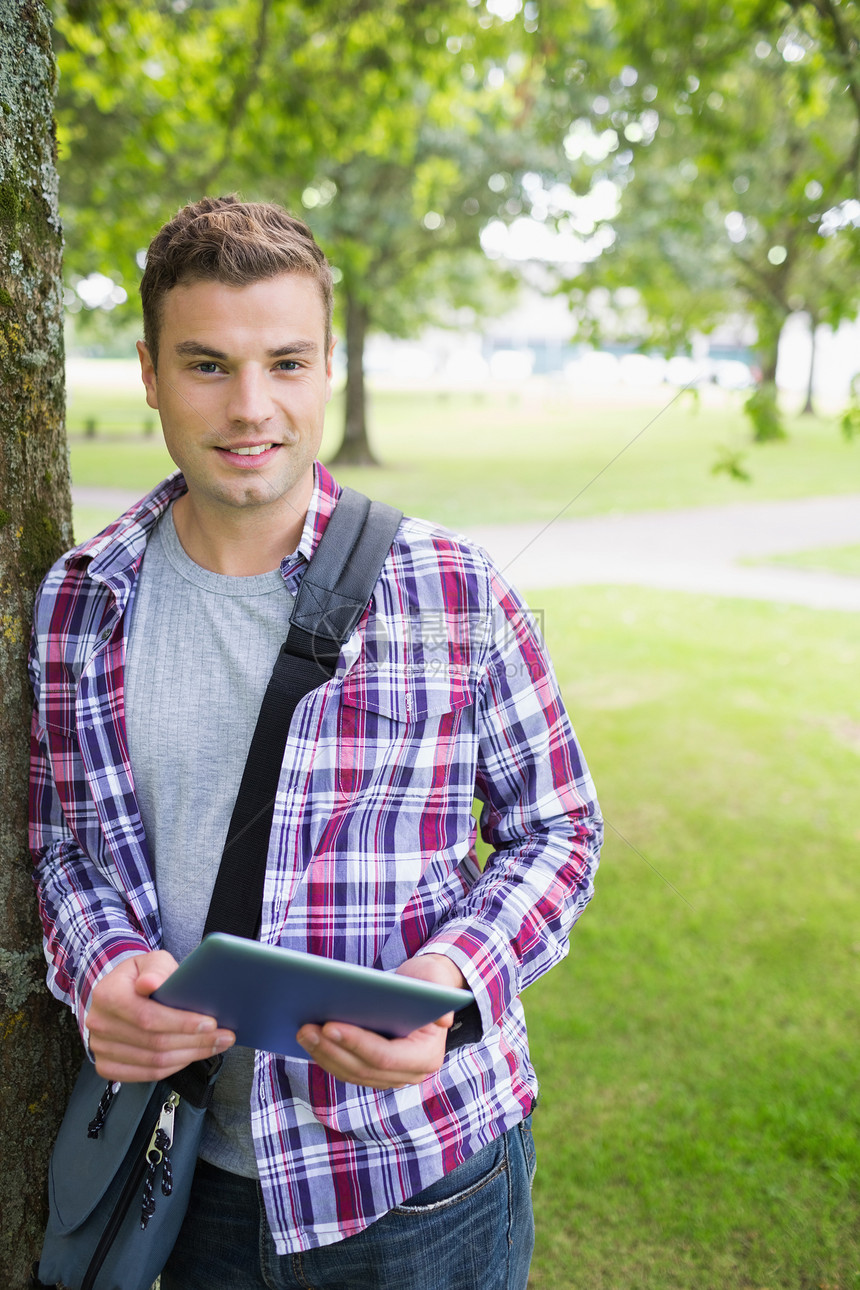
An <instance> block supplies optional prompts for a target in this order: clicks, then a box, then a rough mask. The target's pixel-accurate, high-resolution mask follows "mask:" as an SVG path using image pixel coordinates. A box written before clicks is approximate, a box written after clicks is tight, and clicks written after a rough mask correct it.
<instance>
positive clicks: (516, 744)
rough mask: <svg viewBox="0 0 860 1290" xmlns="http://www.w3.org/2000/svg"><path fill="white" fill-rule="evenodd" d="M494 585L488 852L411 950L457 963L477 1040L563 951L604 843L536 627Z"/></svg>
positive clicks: (482, 745) (485, 751) (482, 730)
mask: <svg viewBox="0 0 860 1290" xmlns="http://www.w3.org/2000/svg"><path fill="white" fill-rule="evenodd" d="M491 587H492V594H493V601H494V614H493V630H492V639H491V641H490V643H489V648H488V652H487V663H486V668H485V670H484V672H483V675H482V678H481V683H480V687H479V693H478V709H479V711H478V723H479V757H478V767H477V776H476V793H477V796H478V797H479V798H480V799H481V801H482V802H483V809H482V812H481V819H480V828H481V834H482V836H483V838H484V839H485V841H487V842H488V843H489V844H490V845H491V846H492V848H493V850H492V853H491V855H490V856H489V858H488V860H487V863H486V865H485V867H484V870H483V873H482V875H481V877H480V878H479V879H478V881H477V882H476V883H475V884H474V886H473V887H472V888H471V890H470V891H468V892H467V893H466V894H465V895H464V897H463V899H462V900H461V901H460V903H459V904H458V906H457V908H456V909H455V910H454V911H452V914H451V916H449V917H448V918H447V919H446V920H445V921H444V922H442V923H440V924H439V925H437V927H436V928H435V930H434V932H433V934H432V936H431V937H430V939H429V940H428V941H427V942H426V944H425V945H424V946H423V947H422V950H421V951H420V952H421V953H444V954H446V955H447V956H448V957H449V958H451V959H452V960H453V961H454V962H455V963H456V964H457V966H458V967H459V968H460V971H461V972H462V973H463V976H464V977H465V978H466V981H467V983H468V985H469V988H470V989H471V990H472V992H473V994H474V995H475V999H476V1002H477V1005H478V1008H479V1010H480V1014H481V1022H482V1025H483V1029H484V1031H485V1032H486V1031H487V1030H488V1029H490V1028H491V1027H493V1026H494V1025H496V1024H497V1023H498V1021H499V1020H500V1019H501V1017H502V1016H503V1015H504V1013H505V1011H506V1010H507V1009H508V1007H509V1006H510V1004H511V1002H512V1000H513V999H515V998H516V997H517V995H519V994H520V993H521V992H522V991H523V990H524V989H525V988H526V987H527V986H529V985H531V984H532V982H533V981H535V980H536V979H537V978H538V977H539V976H541V975H542V974H543V973H544V972H546V971H547V970H548V969H549V968H551V967H553V966H554V965H555V964H556V963H558V962H559V961H560V960H561V959H563V958H564V957H565V955H566V954H567V952H568V948H569V940H568V938H569V936H570V932H571V930H572V928H573V925H574V923H575V922H576V920H577V919H578V918H579V916H580V915H581V913H582V911H583V910H584V909H585V906H586V905H587V904H588V902H589V900H590V899H591V897H592V895H593V892H594V874H595V870H596V868H597V864H598V858H599V853H600V845H601V841H602V837H603V825H602V820H601V818H600V814H599V809H598V805H597V801H596V797H595V792H594V786H593V784H592V781H591V776H590V774H589V771H588V768H587V766H586V763H585V759H584V757H583V755H582V752H581V750H580V748H579V744H578V742H577V740H576V737H575V735H574V732H573V729H572V727H571V724H570V721H569V719H568V716H567V713H566V711H565V708H564V704H563V702H562V699H561V695H560V692H559V688H558V684H557V682H556V679H555V675H554V673H553V669H552V664H551V663H550V660H549V657H548V654H547V651H546V648H545V646H544V643H543V641H542V640H541V637H540V634H539V632H538V630H537V628H536V626H535V623H534V620H533V618H532V616H531V614H530V613H529V611H528V610H527V609H526V608H525V606H524V605H523V602H522V601H521V599H520V597H519V596H518V594H517V593H516V592H515V591H514V590H513V589H512V588H511V587H510V586H509V584H508V583H507V582H506V581H505V579H504V578H503V577H502V576H501V575H500V574H499V573H498V572H493V574H492V578H491Z"/></svg>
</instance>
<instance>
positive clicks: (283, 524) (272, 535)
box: [173, 490, 312, 578]
mask: <svg viewBox="0 0 860 1290" xmlns="http://www.w3.org/2000/svg"><path fill="white" fill-rule="evenodd" d="M310 491H312V490H309V493H308V496H307V498H305V500H304V504H303V506H300V507H299V509H298V510H296V509H295V508H294V507H292V506H291V507H289V508H287V507H283V508H282V509H281V513H280V514H279V515H277V516H273V514H272V509H271V507H268V506H267V507H260V508H259V509H258V510H248V509H245V508H242V509H236V510H235V511H232V512H231V511H226V512H225V509H224V508H222V507H218V508H217V514H215V513H213V512H212V511H210V510H209V509H208V508H207V507H206V506H205V505H201V504H200V501H199V499H197V498H195V497H193V496H192V495H191V494H190V493H183V494H182V496H181V497H179V498H177V500H176V502H175V504H174V507H173V522H174V524H175V526H176V535H177V537H178V538H179V541H180V542H181V543H182V547H183V549H184V551H185V553H186V555H189V556H190V557H191V559H192V560H193V561H194V562H195V564H199V565H200V566H201V567H202V568H204V569H209V570H211V571H212V573H223V574H227V575H228V576H230V577H233V578H249V577H251V576H253V575H254V574H257V573H269V572H271V570H272V569H278V568H280V565H281V561H282V560H283V559H284V558H285V557H286V556H288V555H291V554H292V552H293V551H295V549H296V547H297V546H298V544H299V539H300V538H301V536H302V529H303V528H304V523H305V517H306V515H307V508H308V504H309V502H310Z"/></svg>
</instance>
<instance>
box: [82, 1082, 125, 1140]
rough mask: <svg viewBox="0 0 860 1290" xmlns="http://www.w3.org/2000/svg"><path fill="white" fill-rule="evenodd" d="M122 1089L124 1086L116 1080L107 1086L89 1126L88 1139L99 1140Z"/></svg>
mask: <svg viewBox="0 0 860 1290" xmlns="http://www.w3.org/2000/svg"><path fill="white" fill-rule="evenodd" d="M121 1088H122V1084H120V1082H119V1080H115V1081H114V1082H113V1083H110V1081H109V1082H108V1083H107V1084H106V1085H105V1091H104V1092H103V1093H102V1095H101V1097H100V1098H99V1104H98V1107H97V1108H96V1113H95V1115H94V1116H93V1118H92V1119H91V1120H90V1122H89V1124H88V1125H87V1137H88V1138H97V1137H98V1136H99V1134H100V1133H101V1131H102V1129H103V1128H104V1127H105V1120H106V1119H107V1113H108V1111H109V1110H110V1108H111V1104H112V1102H113V1100H114V1098H115V1097H116V1095H117V1093H118V1092H119V1091H120V1089H121Z"/></svg>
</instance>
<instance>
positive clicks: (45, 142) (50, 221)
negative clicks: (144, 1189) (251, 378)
mask: <svg viewBox="0 0 860 1290" xmlns="http://www.w3.org/2000/svg"><path fill="white" fill-rule="evenodd" d="M54 74H55V73H54V60H53V56H52V53H51V39H50V19H49V17H48V11H47V9H46V8H45V6H44V5H43V4H42V3H41V0H0V597H2V601H0V696H2V702H0V768H2V783H0V792H2V804H3V807H2V817H0V944H2V947H3V948H2V950H0V1036H2V1044H0V1158H2V1160H3V1168H2V1170H0V1214H2V1215H3V1222H2V1237H0V1284H2V1285H3V1286H8V1287H10V1290H17V1288H18V1287H21V1286H24V1285H26V1283H27V1276H28V1272H29V1265H30V1263H31V1261H32V1260H33V1259H34V1258H35V1257H36V1256H37V1255H38V1251H39V1246H40V1241H41V1236H42V1230H43V1227H44V1220H45V1210H46V1163H47V1158H48V1154H49V1151H50V1148H51V1145H52V1143H53V1140H54V1136H55V1133H56V1129H57V1125H58V1123H59V1120H60V1118H61V1115H62V1112H63V1110H64V1108H65V1103H66V1097H67V1092H68V1089H69V1087H70V1081H71V1077H72V1075H73V1072H74V1068H75V1066H76V1065H77V1064H79V1061H80V1043H79V1040H78V1039H77V1034H76V1031H75V1028H74V1026H73V1024H72V1023H71V1018H70V1017H69V1016H68V1015H66V1010H65V1009H63V1008H61V1007H60V1005H59V1004H57V1003H55V1001H54V1000H52V999H51V998H50V996H49V995H48V992H47V990H46V988H45V982H44V961H43V958H42V952H41V934H40V931H39V927H38V919H37V915H36V901H35V897H34V894H33V885H32V882H31V880H30V864H29V858H28V854H27V771H28V729H29V723H30V710H31V707H32V698H31V695H30V690H29V685H28V681H27V671H26V658H27V645H28V638H29V630H30V620H31V613H32V607H33V595H34V592H35V589H36V587H37V585H38V583H39V581H40V579H41V577H42V575H43V574H44V573H45V572H46V570H47V569H48V567H49V566H50V564H51V563H52V562H53V561H54V560H55V559H56V557H57V556H58V555H59V554H60V552H61V551H62V550H63V549H64V547H68V546H70V545H71V540H72V525H71V499H70V494H69V478H68V467H67V461H66V447H65V435H64V425H63V414H64V391H63V310H62V293H61V282H60V267H61V255H62V235H61V231H60V223H59V218H58V215H57V197H56V171H55V168H54V162H55V145H54V131H53V103H52V91H53V84H54Z"/></svg>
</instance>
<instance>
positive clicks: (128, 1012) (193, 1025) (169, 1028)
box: [90, 994, 218, 1035]
mask: <svg viewBox="0 0 860 1290" xmlns="http://www.w3.org/2000/svg"><path fill="white" fill-rule="evenodd" d="M90 1015H91V1016H92V1018H93V1021H94V1022H95V1025H96V1027H97V1028H98V1027H99V1026H100V1025H110V1027H111V1029H117V1030H119V1029H122V1030H124V1031H137V1030H145V1031H148V1032H152V1033H160V1032H165V1033H166V1032H171V1033H176V1034H184V1035H194V1034H198V1033H200V1034H205V1033H206V1032H207V1031H213V1030H217V1029H218V1022H217V1021H216V1019H215V1018H214V1017H210V1016H208V1015H207V1014H206V1013H202V1012H187V1011H185V1010H183V1009H180V1008H169V1007H167V1006H166V1005H165V1004H163V1003H156V1002H155V1000H154V999H149V998H145V997H139V996H138V995H136V994H133V995H132V996H131V998H130V999H126V998H124V997H122V996H120V997H117V998H116V999H114V998H111V997H104V996H103V997H102V998H101V999H100V1000H99V1001H98V1003H94V1004H93V1006H92V1008H91V1010H90ZM90 1029H93V1026H92V1024H91V1025H90Z"/></svg>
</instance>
